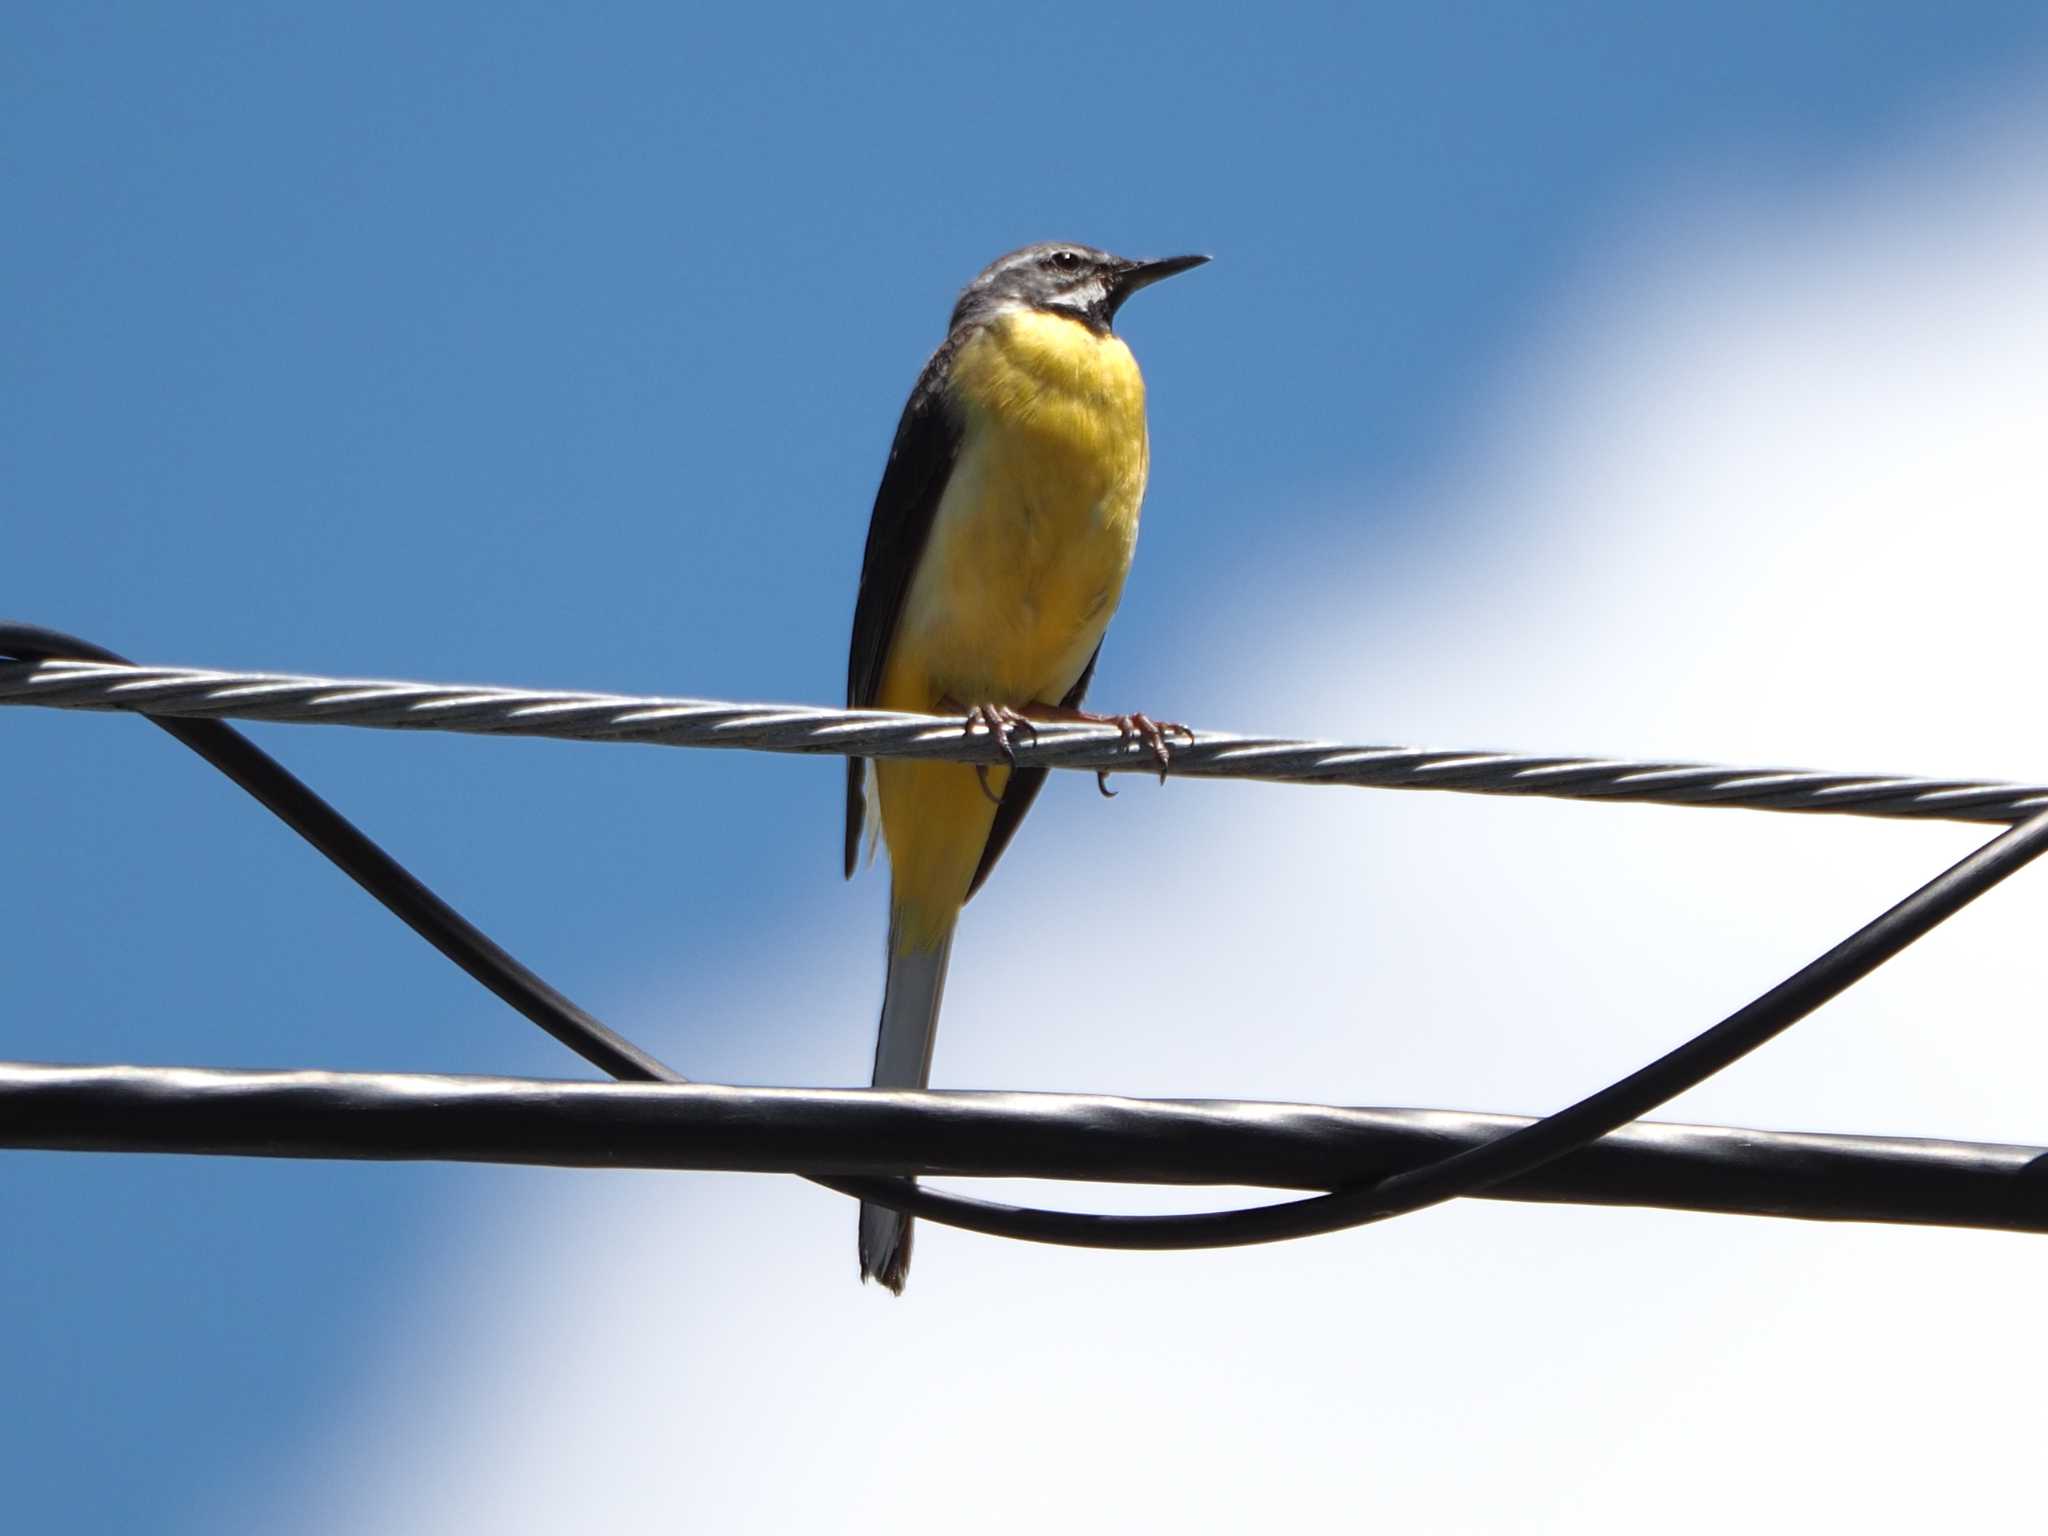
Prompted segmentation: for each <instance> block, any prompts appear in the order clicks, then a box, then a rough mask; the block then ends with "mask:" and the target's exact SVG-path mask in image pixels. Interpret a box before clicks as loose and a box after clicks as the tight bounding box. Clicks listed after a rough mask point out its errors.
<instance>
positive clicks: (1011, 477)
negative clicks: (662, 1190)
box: [845, 241, 1209, 1295]
mask: <svg viewBox="0 0 2048 1536" xmlns="http://www.w3.org/2000/svg"><path fill="white" fill-rule="evenodd" d="M1208 259H1209V258H1208V257H1207V256H1172V257H1167V258H1165V259H1162V260H1152V261H1134V260H1131V259H1129V258H1127V257H1122V256H1113V255H1111V254H1110V253H1109V252H1107V251H1102V250H1097V249H1095V248H1094V247H1092V246H1086V245H1080V244H1075V243H1072V242H1065V241H1054V242H1049V243H1044V244H1038V245H1027V246H1025V247H1023V248H1022V249H1021V250H1015V251H1011V252H1010V253H1008V254H1007V255H1004V256H999V257H998V258H996V260H995V261H993V262H991V263H990V264H989V265H988V266H987V267H985V268H983V269H982V271H981V272H980V274H979V275H977V276H976V277H975V279H974V280H973V281H972V282H970V283H969V284H968V285H967V286H966V287H965V288H964V289H962V290H961V292H960V296H959V300H958V302H957V303H956V304H955V305H954V307H953V315H952V320H951V322H950V323H949V325H948V327H947V332H946V339H945V340H944V341H943V342H942V343H940V345H939V347H938V349H937V350H936V351H935V352H933V353H932V355H931V358H930V359H929V361H927V362H926V364H925V366H924V370H923V372H922V373H921V374H920V375H919V376H918V380H917V384H916V386H915V387H914V388H913V389H912V390H911V392H910V399H909V401H908V402H907V403H906V404H905V405H904V407H903V415H902V417H901V419H900V420H899V422H898V423H897V427H896V435H895V438H894V440H893V441H892V443H891V444H890V448H889V458H888V462H887V464H886V466H885V467H884V469H883V471H882V481H881V485H880V487H879V489H878V490H877V491H876V493H875V506H874V513H873V517H872V518H871V520H870V522H869V524H868V536H867V546H866V550H865V553H864V555H863V558H862V562H861V574H860V591H859V596H858V598H857V600H856V602H855V605H854V618H853V637H852V644H851V646H850V648H849V651H848V656H847V668H846V702H847V705H848V707H849V708H853V709H883V710H896V711H906V712H918V713H938V714H950V713H956V712H958V713H962V715H963V724H962V729H963V730H964V731H966V732H969V733H974V732H986V733H987V734H988V735H990V736H991V737H993V738H994V740H995V743H996V745H997V748H998V755H999V757H1000V758H1001V759H1002V761H1000V762H998V763H996V764H993V765H990V764H981V765H974V766H970V765H967V764H961V763H945V762H916V761H907V760H903V759H896V760H887V761H867V760H863V759H861V758H857V757H854V758H849V759H848V760H847V765H846V846H845V858H846V874H847V876H848V877H851V876H852V874H853V873H854V871H855V869H856V868H857V866H858V865H859V862H860V855H861V848H862V844H863V841H864V839H865V838H866V837H867V836H868V835H869V832H870V829H871V818H876V819H878V820H879V823H880V840H881V842H882V843H883V844H884V845H885V846H886V848H887V851H888V860H889V871H890V892H889V938H888V951H887V954H888V971H887V980H886V983H885V985H884V988H883V1000H882V1016H881V1023H880V1027H879V1029H878V1031H877V1035H876V1040H875V1062H874V1073H873V1082H874V1084H875V1086H876V1087H883V1088H923V1087H924V1086H926V1084H927V1083H928V1082H929V1081H930V1076H931V1060H932V1042H933V1039H934V1036H935V1035H936V1032H937V1029H938V1020H939V1003H940V999H941V997H942V995H943V993H944V991H945V984H946V965H947V961H948V958H949V957H950V955H951V953H952V946H953V932H954V926H955V924H956V922H957V921H958V919H959V915H960V910H961V908H962V907H963V906H964V905H965V904H966V902H967V900H968V898H969V897H971V896H972V895H973V894H974V893H975V892H976V891H977V890H979V889H980V887H981V884H982V882H983V881H985V880H986V879H987V878H988V875H989V871H990V870H991V869H992V868H993V867H994V866H995V863H996V860H997V859H998V858H999V857H1001V855H1002V852H1003V850H1004V849H1005V848H1006V847H1007V846H1008V845H1009V842H1010V839H1011V838H1012V837H1013V836H1015V834H1016V831H1017V826H1018V823H1019V822H1021V821H1022V820H1023V817H1024V813H1025V812H1026V811H1027V810H1029V809H1030V807H1031V802H1032V801H1033V799H1035V798H1036V797H1037V794H1038V792H1039V790H1040V788H1041V787H1043V785H1044V782H1045V776H1046V772H1047V770H1046V769H1044V768H1034V767H1019V766H1016V762H1015V755H1014V754H1015V748H1014V745H1013V737H1014V735H1015V734H1017V733H1020V732H1021V733H1023V734H1025V735H1027V736H1029V735H1030V734H1032V733H1033V732H1034V728H1035V727H1034V722H1036V721H1039V720H1088V721H1096V722H1106V723H1111V724H1115V725H1117V726H1118V727H1119V729H1120V730H1121V731H1122V732H1123V734H1124V737H1125V739H1126V740H1131V739H1133V738H1139V739H1141V740H1142V742H1143V745H1144V747H1145V748H1146V749H1148V750H1149V751H1150V753H1151V754H1152V756H1153V758H1154V759H1156V761H1157V763H1158V766H1159V768H1160V771H1161V775H1162V777H1163V776H1164V772H1165V768H1166V765H1167V762H1168V759H1169V755H1170V749H1169V746H1168V738H1169V737H1170V736H1175V735H1179V736H1186V737H1188V739H1190V740H1192V736H1191V734H1190V733H1188V732H1187V730H1186V727H1184V726H1180V725H1176V724H1172V723H1162V722H1157V721H1154V720H1153V719H1152V718H1151V717H1149V716H1147V715H1143V714H1131V715H1095V714H1089V713H1088V712H1086V711H1084V710H1082V709H1081V707H1080V706H1081V700H1082V698H1083V696H1084V695H1085V694H1086V692H1087V689H1088V683H1089V680H1090V679H1091V678H1092V677H1093V675H1094V672H1095V663H1096V659H1097V657H1098V656H1099V655H1100V654H1101V647H1102V637H1103V633H1104V631H1105V630H1106V629H1107V628H1108V625H1109V621H1110V616H1111V615H1112V614H1113V613H1115V611H1116V607H1117V603H1118V601H1119V599H1120V598H1121V597H1122V596H1123V590H1124V580H1125V577H1126V576H1127V574H1128V573H1129V571H1130V566H1131V557H1132V554H1133V552H1134V550H1135V548H1136V544H1137V537H1138V512H1139V506H1140V503H1141V502H1142V501H1143V500H1144V495H1145V479H1146V475H1147V472H1148V470H1149V468H1150V450H1149V447H1148V443H1147V438H1146V430H1145V381H1144V378H1143V376H1142V375H1141V374H1140V373H1139V371H1138V364H1137V361H1136V359H1135V358H1133V357H1132V355H1131V350H1130V348H1129V347H1128V346H1126V345H1125V344H1124V342H1123V340H1122V338H1121V337H1119V336H1118V335H1117V334H1116V332H1115V330H1114V329H1113V328H1112V326H1113V322H1114V321H1115V319H1116V316H1117V311H1118V310H1119V308H1121V306H1122V305H1123V303H1124V301H1125V300H1127V299H1129V298H1130V297H1131V295H1132V294H1134V293H1136V292H1138V290H1139V289H1141V288H1147V287H1150V286H1151V285H1152V284H1154V283H1156V282H1159V281H1160V280H1162V279H1164V278H1168V277H1172V276H1174V275H1175V274H1177V273H1181V272H1186V271H1188V270H1190V269H1191V268H1194V267H1198V266H1201V265H1202V264H1203V263H1204V262H1206V261H1208ZM1097 786H1098V788H1100V789H1101V790H1102V792H1103V793H1104V794H1110V793H1113V791H1111V790H1110V789H1109V787H1108V783H1107V780H1106V777H1103V776H1098V779H1097ZM911 1235H912V1224H911V1220H910V1218H909V1217H907V1216H904V1215H901V1214H899V1213H897V1212H896V1211H893V1210H890V1209H888V1208H887V1207H885V1206H880V1205H872V1204H866V1203H863V1204H862V1206H861V1208H860V1270H861V1278H862V1279H863V1280H864V1281H865V1280H874V1281H879V1282H880V1283H881V1284H882V1285H883V1286H885V1287H886V1288H887V1289H889V1290H890V1291H892V1292H895V1293H896V1294H898V1295H900V1294H901V1293H902V1290H903V1285H904V1280H905V1278H906V1277H907V1275H908V1273H909V1268H910V1248H911Z"/></svg>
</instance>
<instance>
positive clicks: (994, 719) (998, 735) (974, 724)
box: [938, 694, 1038, 805]
mask: <svg viewBox="0 0 2048 1536" xmlns="http://www.w3.org/2000/svg"><path fill="white" fill-rule="evenodd" d="M938 707H939V708H940V709H942V710H952V709H959V708H960V703H959V701H958V700H957V699H955V698H953V697H952V696H951V695H950V694H948V695H947V696H946V697H944V698H942V699H940V700H939V703H938ZM977 729H978V730H983V731H986V732H988V734H989V735H991V736H993V737H994V738H995V743H996V750H997V751H998V752H1000V753H1001V754H1002V755H1003V761H1004V762H1006V763H1008V764H1009V765H1010V766H1011V767H1012V768H1014V767H1016V766H1017V749H1016V748H1015V747H1013V746H1011V745H1010V736H1011V733H1012V732H1015V731H1022V732H1024V734H1025V735H1027V736H1029V737H1030V738H1031V739H1032V740H1034V741H1036V740H1037V739H1038V727H1037V726H1036V725H1033V724H1032V723H1031V721H1030V720H1029V719H1028V718H1027V717H1026V716H1025V715H1024V714H1023V713H1022V712H1021V711H1019V710H1015V709H1012V708H1011V707H1010V706H1009V705H1007V704H976V705H974V706H973V707H972V708H971V709H969V710H968V711H967V713H966V718H965V719H964V720H962V721H961V723H960V730H961V732H962V734H964V735H968V736H972V735H973V734H974V733H975V731H976V730H977ZM974 777H975V780H976V782H978V783H979V784H980V785H981V792H982V793H983V794H984V795H987V796H988V798H989V801H990V803H991V804H994V805H1001V804H1002V803H1003V797H1002V796H1001V795H999V794H997V793H996V792H995V791H994V790H992V789H990V788H989V787H988V764H987V763H976V764H975V765H974Z"/></svg>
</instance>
